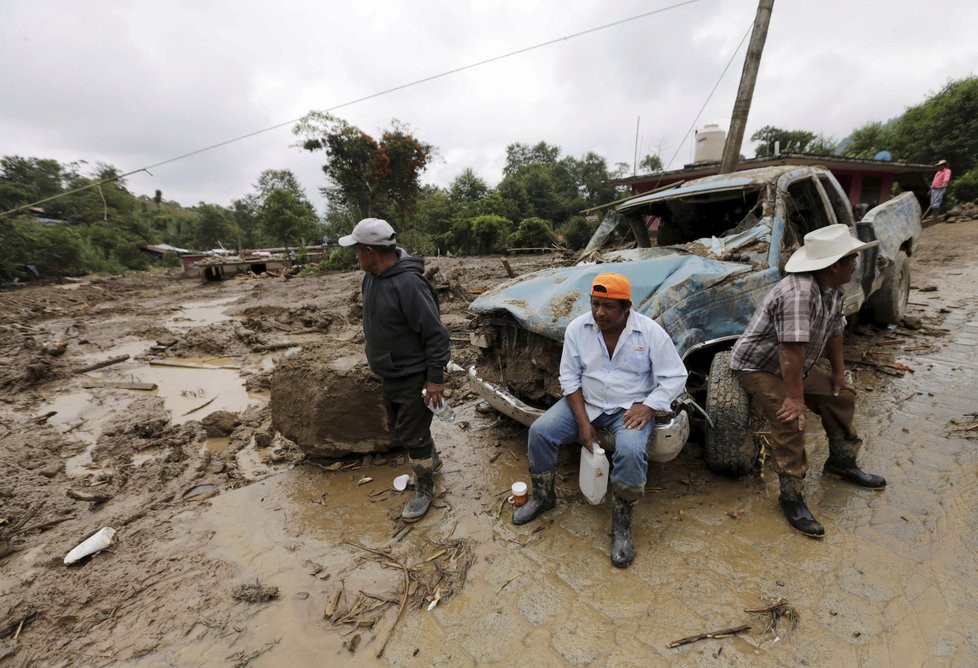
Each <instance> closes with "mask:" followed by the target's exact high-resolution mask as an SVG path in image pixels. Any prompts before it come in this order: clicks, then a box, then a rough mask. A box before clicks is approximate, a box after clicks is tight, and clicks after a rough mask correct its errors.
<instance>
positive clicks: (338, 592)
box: [323, 581, 343, 619]
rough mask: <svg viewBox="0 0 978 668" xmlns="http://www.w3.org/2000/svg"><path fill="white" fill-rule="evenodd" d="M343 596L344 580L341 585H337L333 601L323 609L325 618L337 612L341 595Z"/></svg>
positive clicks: (329, 617)
mask: <svg viewBox="0 0 978 668" xmlns="http://www.w3.org/2000/svg"><path fill="white" fill-rule="evenodd" d="M342 596H343V582H342V581H341V582H340V584H339V586H338V587H336V594H335V595H334V596H333V601H332V602H331V603H330V604H329V605H327V606H326V609H325V610H323V619H331V618H332V617H333V615H335V614H336V607H337V606H338V605H339V604H340V597H342Z"/></svg>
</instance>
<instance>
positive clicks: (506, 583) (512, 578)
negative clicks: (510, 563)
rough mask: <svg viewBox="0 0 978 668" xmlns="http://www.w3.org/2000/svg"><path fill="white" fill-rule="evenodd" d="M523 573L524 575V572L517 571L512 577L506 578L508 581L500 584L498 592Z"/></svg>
mask: <svg viewBox="0 0 978 668" xmlns="http://www.w3.org/2000/svg"><path fill="white" fill-rule="evenodd" d="M521 575H523V574H522V573H517V574H516V575H514V576H513V577H511V578H510V579H508V580H506V582H504V583H502V584H501V585H499V589H497V590H496V593H497V594H498V593H499V592H501V591H502V590H503V588H505V587H506V585H508V584H509V583H510V582H512V581H513V580H515V579H516V578H518V577H519V576H521Z"/></svg>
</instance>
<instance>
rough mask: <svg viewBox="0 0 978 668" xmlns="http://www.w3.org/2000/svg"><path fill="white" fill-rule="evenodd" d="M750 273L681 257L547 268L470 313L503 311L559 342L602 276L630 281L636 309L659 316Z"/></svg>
mask: <svg viewBox="0 0 978 668" xmlns="http://www.w3.org/2000/svg"><path fill="white" fill-rule="evenodd" d="M751 270H752V267H751V266H750V265H748V264H740V263H736V262H723V261H720V260H716V259H712V258H704V257H699V256H697V255H680V254H670V255H664V256H661V255H660V256H658V257H654V258H650V259H645V260H637V261H633V262H615V263H607V264H589V265H578V266H574V267H561V268H557V269H544V270H543V271H538V272H534V273H532V274H527V275H526V276H520V277H519V278H516V279H513V280H511V281H508V282H506V283H503V284H501V285H499V286H497V287H495V288H492V289H491V290H488V291H486V292H484V293H483V294H482V295H480V296H479V298H478V299H476V300H475V301H474V302H472V304H471V305H470V306H469V310H470V311H472V312H473V313H494V312H500V311H504V312H506V313H509V314H510V315H512V316H513V318H515V319H516V321H517V322H518V323H519V324H520V325H522V326H523V327H525V328H526V329H528V330H529V331H531V332H535V333H537V334H540V335H543V336H546V337H548V338H551V339H554V340H555V341H561V340H563V336H564V330H565V329H566V328H567V325H568V324H570V321H571V320H573V319H574V318H576V317H577V316H579V315H581V314H582V313H585V312H587V311H589V310H590V292H591V283H592V281H593V280H594V277H595V276H597V275H598V274H600V273H603V272H607V271H613V272H616V273H619V274H622V275H624V276H626V277H628V280H629V281H630V282H631V284H632V304H633V308H634V309H635V310H636V311H637V312H639V313H642V314H643V315H647V316H649V317H650V318H656V317H657V316H658V315H659V314H660V313H662V312H664V311H665V310H667V309H669V308H670V307H672V306H673V305H675V304H677V303H679V302H681V301H684V300H685V299H687V298H688V297H690V296H692V295H695V294H696V293H699V292H701V291H703V290H706V289H708V288H710V287H711V286H713V285H715V284H717V283H719V282H720V281H723V280H724V279H726V278H728V277H730V276H734V275H736V274H743V273H746V272H749V271H751Z"/></svg>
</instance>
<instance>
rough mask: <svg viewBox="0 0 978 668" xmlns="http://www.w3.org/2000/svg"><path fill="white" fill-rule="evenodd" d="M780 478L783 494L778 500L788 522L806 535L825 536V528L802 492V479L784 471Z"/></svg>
mask: <svg viewBox="0 0 978 668" xmlns="http://www.w3.org/2000/svg"><path fill="white" fill-rule="evenodd" d="M778 478H779V480H780V482H781V495H780V496H778V502H779V503H780V504H781V511H782V512H783V513H784V517H785V519H786V520H788V524H790V525H791V526H793V527H794V528H795V529H798V531H800V532H802V533H803V534H805V535H806V536H810V537H812V538H821V537H822V536H824V535H825V529H824V528H823V527H822V525H821V524H819V523H818V520H816V519H815V517H814V516H813V515H812V513H811V511H809V510H808V506H807V505H805V497H804V496H802V494H801V486H802V479H801V478H792V477H791V476H787V475H784V474H783V473H782V474H779V475H778Z"/></svg>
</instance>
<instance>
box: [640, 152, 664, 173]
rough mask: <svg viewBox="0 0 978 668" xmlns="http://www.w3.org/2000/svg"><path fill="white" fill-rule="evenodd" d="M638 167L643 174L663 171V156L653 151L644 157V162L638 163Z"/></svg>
mask: <svg viewBox="0 0 978 668" xmlns="http://www.w3.org/2000/svg"><path fill="white" fill-rule="evenodd" d="M638 168H639V170H641V172H642V173H643V174H654V173H655V172H661V171H662V158H660V157H659V156H658V155H657V154H654V153H651V154H649V155H646V156H645V157H644V158H642V162H640V163H638Z"/></svg>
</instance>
